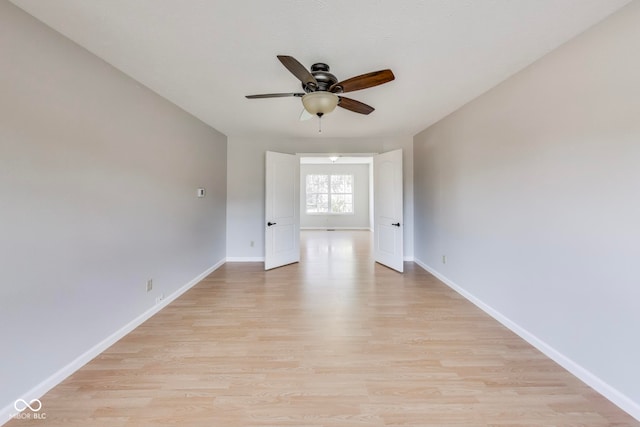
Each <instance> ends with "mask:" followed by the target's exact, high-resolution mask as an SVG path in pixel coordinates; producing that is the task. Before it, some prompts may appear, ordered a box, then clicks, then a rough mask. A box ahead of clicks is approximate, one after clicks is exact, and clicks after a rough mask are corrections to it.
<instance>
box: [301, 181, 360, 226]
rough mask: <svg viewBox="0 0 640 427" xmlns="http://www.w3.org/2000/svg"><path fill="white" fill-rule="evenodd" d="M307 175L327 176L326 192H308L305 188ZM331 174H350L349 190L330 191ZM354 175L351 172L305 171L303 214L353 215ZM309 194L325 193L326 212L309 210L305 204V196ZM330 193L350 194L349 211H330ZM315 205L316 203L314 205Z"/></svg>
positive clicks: (354, 209)
mask: <svg viewBox="0 0 640 427" xmlns="http://www.w3.org/2000/svg"><path fill="white" fill-rule="evenodd" d="M309 176H325V177H327V192H326V193H320V192H313V193H309V192H308V191H307V190H308V189H307V177H309ZM332 176H350V177H351V192H350V193H334V192H332V191H331V177H332ZM355 182H356V177H355V175H354V174H353V173H306V174H305V176H304V196H305V198H304V200H305V201H304V213H305V215H316V216H317V215H355V211H356V206H355V205H356V204H355V186H356V184H355ZM310 194H314V195H318V194H326V195H327V212H309V211H308V209H309V206H308V205H307V197H308V196H309V195H310ZM332 195H350V196H351V212H332V211H331V196H332ZM316 206H317V205H316Z"/></svg>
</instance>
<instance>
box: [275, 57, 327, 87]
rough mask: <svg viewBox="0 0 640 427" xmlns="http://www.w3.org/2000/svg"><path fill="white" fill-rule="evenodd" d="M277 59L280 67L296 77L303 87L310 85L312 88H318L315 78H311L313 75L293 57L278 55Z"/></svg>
mask: <svg viewBox="0 0 640 427" xmlns="http://www.w3.org/2000/svg"><path fill="white" fill-rule="evenodd" d="M278 59H279V60H280V62H282V65H284V66H285V67H286V68H287V70H289V71H290V72H291V74H293V75H294V76H296V77H297V78H298V80H300V81H301V82H302V84H304V85H305V86H307V85H311V86H313V88H316V87H318V82H317V81H316V78H315V77H313V74H311V73H310V72H309V70H307V69H306V68H305V66H304V65H302V64H301V63H299V62H298V60H297V59H295V58H294V57H293V56H286V55H278Z"/></svg>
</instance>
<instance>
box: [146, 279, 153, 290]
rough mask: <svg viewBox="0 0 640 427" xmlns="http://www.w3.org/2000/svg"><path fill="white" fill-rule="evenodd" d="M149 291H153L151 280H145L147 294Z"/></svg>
mask: <svg viewBox="0 0 640 427" xmlns="http://www.w3.org/2000/svg"><path fill="white" fill-rule="evenodd" d="M151 289H153V279H149V280H147V292H151Z"/></svg>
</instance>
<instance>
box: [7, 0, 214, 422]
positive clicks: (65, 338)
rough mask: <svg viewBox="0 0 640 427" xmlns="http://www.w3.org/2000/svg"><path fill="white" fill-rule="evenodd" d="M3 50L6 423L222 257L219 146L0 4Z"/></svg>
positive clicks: (198, 126) (185, 118)
mask: <svg viewBox="0 0 640 427" xmlns="http://www.w3.org/2000/svg"><path fill="white" fill-rule="evenodd" d="M0 52H2V54H1V55H0V70H1V71H0V93H1V94H2V96H0V236H1V237H0V337H2V343H1V344H0V347H2V351H0V424H1V423H2V422H3V421H4V420H5V419H6V418H5V419H3V417H6V416H7V412H6V410H13V403H14V402H15V400H16V399H17V398H24V399H31V398H34V397H37V396H33V395H30V394H28V392H29V391H30V390H39V391H40V392H42V391H43V390H45V389H46V388H47V387H46V386H45V385H48V386H53V385H55V380H56V379H57V380H60V379H61V378H60V375H63V374H64V373H65V372H66V373H69V371H68V369H69V367H70V366H75V367H77V366H76V365H77V363H79V362H78V361H77V360H76V361H74V359H76V358H77V357H80V358H81V359H82V357H86V356H87V354H88V353H85V352H89V353H91V351H92V349H93V350H95V349H96V348H98V347H99V346H100V345H101V344H102V343H104V342H105V341H104V340H105V339H108V337H110V336H111V337H112V334H114V333H116V334H117V332H118V331H120V330H121V328H123V327H124V326H125V325H128V324H129V325H130V324H131V322H132V321H134V319H136V318H138V316H140V315H141V314H143V313H145V312H148V310H150V309H151V310H152V309H153V307H154V305H155V298H156V297H157V296H159V295H160V293H164V295H165V296H166V297H169V296H170V295H171V294H172V293H174V292H176V291H177V290H178V289H179V288H181V287H182V286H183V285H185V284H188V283H189V282H190V281H192V280H193V279H194V278H196V277H197V276H198V275H200V274H201V273H203V272H205V271H207V270H208V269H210V268H211V267H212V266H214V265H215V264H216V263H217V262H219V261H221V260H223V259H224V257H225V246H226V242H225V235H226V234H225V223H226V216H225V215H226V206H225V203H226V137H225V136H224V135H222V134H220V133H219V132H217V131H215V130H213V129H211V128H210V127H208V126H206V125H205V124H203V123H202V122H200V121H198V120H196V119H195V118H193V117H192V116H190V115H188V114H186V113H185V112H184V111H182V110H180V109H179V108H177V107H175V106H174V105H173V104H170V103H169V102H167V101H165V100H164V99H162V98H160V97H159V96H157V95H155V94H154V93H152V92H151V91H149V90H148V89H146V88H144V87H141V86H140V85H138V84H136V82H134V81H133V80H131V79H130V78H128V77H126V76H125V75H124V74H122V73H120V72H118V71H116V70H115V69H114V68H112V67H111V66H109V65H108V64H106V63H105V62H103V61H101V60H99V59H98V58H96V57H95V56H93V55H91V54H89V53H88V52H87V51H86V50H84V49H82V48H80V47H79V46H77V45H76V44H74V43H72V42H70V41H68V40H67V39H65V38H64V37H63V36H61V35H59V34H58V33H56V32H54V31H52V30H50V29H49V28H48V27H45V26H44V25H43V24H41V23H40V22H38V21H36V20H35V19H34V18H32V17H31V16H29V15H27V14H25V13H24V12H22V11H21V10H19V9H18V8H16V7H15V6H13V5H11V4H9V3H8V2H0ZM201 186H202V187H206V189H207V196H206V197H205V198H203V199H198V198H196V197H195V195H196V188H197V187H201ZM148 278H153V280H154V289H153V291H152V292H150V293H147V292H146V290H145V285H146V280H147V279H148ZM95 346H98V347H95ZM79 360H80V359H79ZM74 364H75V365H74ZM61 373H62V374H61ZM52 381H53V383H52ZM43 384H45V385H43ZM43 404H44V405H45V408H46V402H43ZM7 408H8V409H7ZM3 411H4V412H3Z"/></svg>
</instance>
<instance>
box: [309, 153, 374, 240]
mask: <svg viewBox="0 0 640 427" xmlns="http://www.w3.org/2000/svg"><path fill="white" fill-rule="evenodd" d="M369 167H370V166H369V165H368V164H342V165H341V164H318V165H311V164H302V165H300V227H302V228H358V229H359V228H366V229H368V228H369V227H370V223H369ZM308 174H319V175H330V174H337V175H353V214H349V215H315V214H314V215H307V212H306V181H305V180H306V176H307V175H308Z"/></svg>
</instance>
